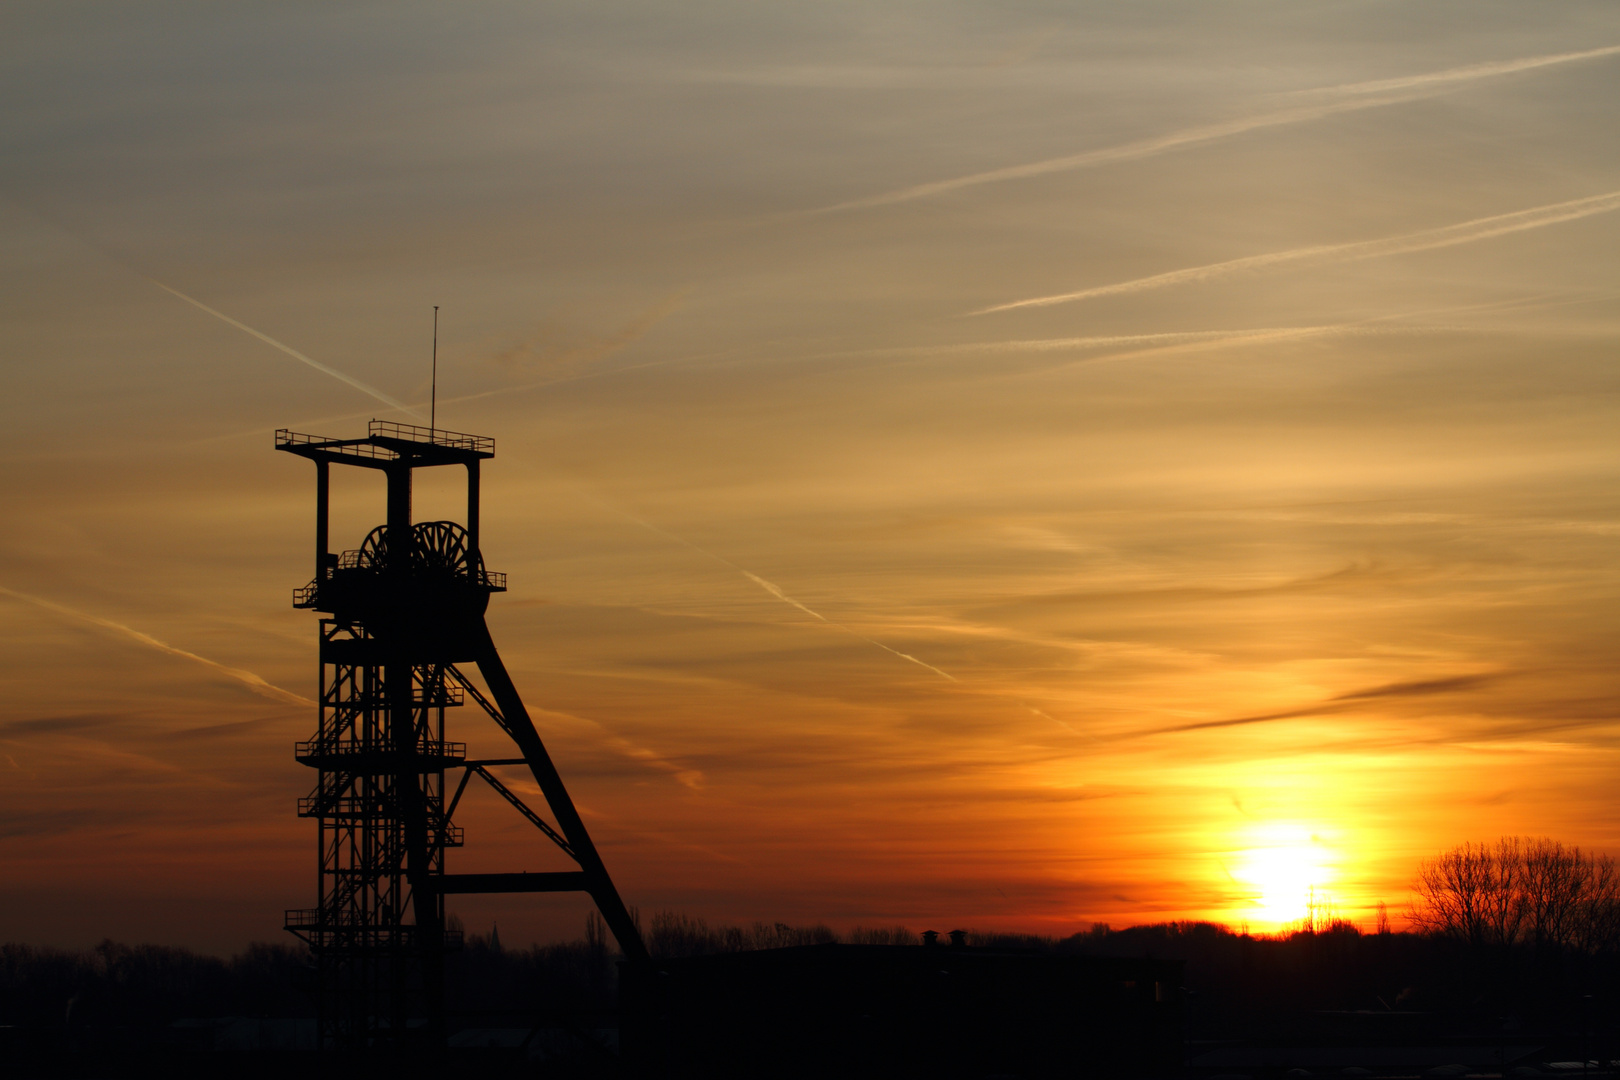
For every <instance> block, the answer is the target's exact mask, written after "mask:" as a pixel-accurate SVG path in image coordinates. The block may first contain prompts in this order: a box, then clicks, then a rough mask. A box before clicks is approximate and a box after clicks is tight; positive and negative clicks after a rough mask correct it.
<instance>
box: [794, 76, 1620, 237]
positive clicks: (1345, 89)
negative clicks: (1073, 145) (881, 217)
mask: <svg viewBox="0 0 1620 1080" xmlns="http://www.w3.org/2000/svg"><path fill="white" fill-rule="evenodd" d="M1617 53H1620V45H1606V46H1603V47H1602V48H1597V49H1584V50H1582V51H1580V52H1568V53H1555V54H1552V55H1547V56H1528V57H1523V58H1521V59H1518V60H1502V61H1495V62H1492V63H1484V64H1469V65H1466V66H1464V67H1457V68H1447V69H1446V70H1444V71H1431V72H1426V73H1424V74H1421V75H1408V76H1404V77H1401V78H1395V79H1380V80H1377V81H1374V82H1362V83H1346V84H1343V85H1340V86H1324V87H1321V88H1319V89H1316V90H1309V91H1305V93H1307V94H1319V95H1356V96H1348V97H1347V98H1346V100H1342V101H1330V102H1323V103H1321V104H1317V105H1297V106H1294V107H1293V108H1288V109H1278V110H1275V111H1273V112H1266V113H1258V114H1256V115H1253V116H1245V117H1239V118H1237V119H1235V120H1226V121H1222V122H1220V123H1215V124H1202V125H1199V126H1197V127H1190V128H1182V129H1181V130H1180V131H1172V132H1169V133H1167V134H1164V135H1158V136H1154V137H1153V138H1148V139H1139V140H1137V141H1135V142H1128V143H1122V144H1120V145H1118V146H1108V147H1102V148H1099V149H1097V150H1086V151H1083V152H1081V153H1078V154H1067V155H1065V156H1063V157H1055V158H1046V159H1044V160H1042V161H1032V162H1026V163H1025V164H1022V165H1008V166H1005V167H1003V168H999V169H987V170H985V171H984V172H976V173H968V174H967V175H965V176H955V177H951V178H950V179H947V180H934V181H931V182H929V183H924V184H914V185H912V186H910V187H904V188H899V189H897V190H894V191H887V192H883V193H881V194H877V195H869V196H866V197H864V198H859V199H850V200H848V201H846V202H841V203H834V204H833V205H831V206H823V207H821V208H820V209H818V210H812V211H809V212H810V213H812V214H831V213H837V212H839V211H843V210H864V209H868V208H871V207H875V206H887V205H891V204H893V203H903V202H910V201H912V200H914V199H925V198H928V197H930V196H933V195H943V194H945V193H946V192H950V191H958V190H960V189H962V188H969V187H978V186H979V185H981V184H995V183H1000V182H1002V181H1004V180H1023V179H1026V178H1028V177H1032V176H1044V175H1046V174H1048V173H1056V172H1071V171H1073V170H1076V169H1088V168H1092V167H1094V166H1098V165H1107V164H1111V163H1113V162H1116V161H1135V160H1137V159H1139V158H1146V157H1152V156H1154V155H1156V154H1162V153H1165V152H1166V151H1169V150H1176V149H1180V148H1181V147H1184V146H1196V145H1198V144H1200V143H1209V142H1215V141H1217V140H1220V139H1228V138H1231V137H1233V136H1235V135H1242V134H1245V133H1246V132H1250V131H1258V130H1261V129H1263V128H1273V127H1283V126H1285V125H1288V124H1302V123H1307V122H1309V121H1312V120H1321V119H1325V118H1327V117H1329V116H1335V115H1337V114H1339V113H1348V112H1359V111H1361V110H1363V109H1376V108H1380V107H1382V106H1385V105H1399V104H1402V103H1404V102H1408V101H1416V100H1419V99H1420V98H1424V97H1429V96H1432V95H1433V94H1435V93H1438V92H1440V91H1441V90H1443V89H1445V88H1447V87H1450V86H1456V85H1459V84H1462V83H1467V82H1473V81H1475V80H1479V79H1488V78H1494V77H1497V76H1502V75H1511V74H1514V73H1517V72H1521V71H1531V70H1534V69H1536V68H1543V67H1549V66H1551V65H1554V64H1569V63H1574V62H1576V61H1579V60H1593V59H1597V58H1599V57H1603V56H1613V55H1615V54H1617Z"/></svg>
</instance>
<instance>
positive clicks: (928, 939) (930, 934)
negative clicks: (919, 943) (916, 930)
mask: <svg viewBox="0 0 1620 1080" xmlns="http://www.w3.org/2000/svg"><path fill="white" fill-rule="evenodd" d="M923 944H924V945H927V946H928V947H929V948H933V947H934V946H935V945H938V944H939V931H938V930H924V931H923Z"/></svg>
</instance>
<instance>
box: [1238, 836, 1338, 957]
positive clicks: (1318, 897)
mask: <svg viewBox="0 0 1620 1080" xmlns="http://www.w3.org/2000/svg"><path fill="white" fill-rule="evenodd" d="M1241 842H1242V843H1243V844H1244V845H1245V846H1244V847H1242V848H1240V849H1239V850H1237V851H1236V852H1235V853H1234V856H1235V857H1234V859H1233V861H1232V864H1231V866H1230V867H1229V872H1230V874H1231V876H1232V878H1233V880H1234V881H1236V882H1237V884H1238V885H1239V886H1240V888H1241V889H1242V890H1243V891H1242V893H1241V894H1240V897H1239V904H1238V906H1237V911H1238V912H1239V913H1240V918H1241V919H1242V920H1243V921H1246V922H1248V923H1250V924H1251V925H1253V926H1254V928H1255V929H1257V930H1266V931H1275V930H1279V929H1282V928H1283V927H1284V926H1286V925H1287V924H1289V923H1297V922H1299V921H1300V920H1302V919H1304V918H1305V917H1306V916H1307V915H1308V914H1312V913H1313V912H1312V908H1313V907H1315V908H1317V909H1318V911H1317V912H1315V913H1316V914H1320V908H1321V906H1322V905H1324V904H1325V902H1326V898H1327V892H1326V889H1327V887H1328V886H1329V885H1331V884H1332V882H1333V878H1334V873H1333V868H1332V859H1331V852H1330V851H1329V850H1328V848H1327V846H1326V845H1325V844H1324V843H1323V842H1322V838H1321V836H1320V835H1318V834H1317V833H1314V832H1312V831H1311V830H1310V829H1308V828H1306V827H1305V826H1303V825H1298V824H1294V823H1284V822H1273V823H1268V824H1265V825H1260V826H1256V827H1255V828H1254V829H1252V830H1250V831H1249V832H1247V833H1246V834H1245V835H1244V836H1243V837H1242V840H1241Z"/></svg>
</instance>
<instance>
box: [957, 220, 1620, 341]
mask: <svg viewBox="0 0 1620 1080" xmlns="http://www.w3.org/2000/svg"><path fill="white" fill-rule="evenodd" d="M1613 210H1620V191H1610V192H1606V193H1604V194H1602V195H1589V196H1587V197H1586V198H1583V199H1570V200H1569V201H1567V202H1560V203H1549V204H1547V205H1545V206H1533V207H1531V208H1529V209H1527V210H1515V211H1513V212H1511V213H1507V214H1493V215H1491V216H1489V217H1482V218H1474V219H1472V220H1470V221H1462V222H1458V223H1457V224H1455V225H1445V226H1442V227H1440V228H1435V229H1422V230H1420V231H1418V232H1411V233H1403V234H1401V235H1399V236H1385V237H1380V238H1378V239H1376V240H1355V241H1351V242H1349V243H1343V244H1315V245H1312V246H1310V247H1299V248H1289V249H1288V250H1286V251H1269V252H1266V253H1264V254H1262V255H1247V256H1244V257H1243V258H1241V259H1228V260H1227V261H1226V262H1218V263H1209V264H1207V265H1204V266H1189V267H1186V268H1184V269H1181V270H1170V271H1167V272H1165V273H1163V274H1153V275H1150V276H1148V277H1141V278H1133V279H1131V280H1130V281H1118V282H1114V283H1113V284H1111V285H1098V286H1095V287H1093V288H1089V289H1078V290H1076V291H1074V292H1067V293H1056V294H1053V295H1051V296H1036V297H1032V298H1030V299H1028V300H1013V301H1010V302H1009V303H1005V304H995V305H993V306H991V307H987V308H980V309H979V310H978V311H973V312H969V314H971V315H990V314H993V313H995V312H999V311H1014V310H1017V309H1019V308H1032V307H1048V306H1050V305H1052V304H1069V303H1074V302H1075V301H1077V300H1091V299H1095V298H1097V297H1101V296H1117V295H1120V294H1124V293H1136V292H1145V291H1147V290H1149V289H1162V288H1166V287H1167V286H1171V285H1184V284H1188V283H1191V282H1201V281H1209V280H1212V279H1214V278H1221V277H1226V276H1228V275H1231V274H1237V273H1243V272H1246V271H1254V270H1268V269H1270V268H1272V267H1275V266H1282V265H1285V264H1299V263H1305V264H1309V263H1318V262H1350V261H1355V260H1359V259H1374V258H1380V257H1382V256H1386V255H1404V254H1408V253H1411V252H1417V251H1431V250H1433V249H1435V248H1444V247H1453V246H1455V245H1457V244H1472V243H1477V242H1478V241H1481V240H1489V239H1492V238H1493V237H1497V236H1506V235H1507V234H1509V233H1516V232H1524V231H1526V230H1529V229H1541V228H1545V227H1546V226H1548V225H1557V224H1559V223H1561V222H1565V221H1575V220H1578V219H1580V218H1585V217H1591V216H1593V215H1594V214H1606V213H1609V212H1611V211H1613Z"/></svg>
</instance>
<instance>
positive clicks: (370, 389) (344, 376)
mask: <svg viewBox="0 0 1620 1080" xmlns="http://www.w3.org/2000/svg"><path fill="white" fill-rule="evenodd" d="M146 280H147V281H150V282H151V283H152V284H153V285H156V286H157V287H158V288H160V289H162V290H163V291H164V292H166V293H169V294H171V295H173V296H177V297H179V298H180V299H181V300H184V301H185V302H186V303H188V304H190V305H191V306H192V307H195V308H198V309H200V310H202V311H206V312H207V313H208V314H210V315H212V316H213V317H214V318H216V319H219V320H220V321H221V322H225V323H229V324H230V325H231V326H234V327H236V328H237V329H238V330H241V331H242V332H244V333H247V334H252V335H253V336H254V337H256V338H258V339H259V340H260V341H262V342H264V343H265V344H266V345H269V346H270V347H271V348H274V349H280V350H281V351H282V352H284V353H286V354H287V355H288V356H290V357H292V358H293V359H294V360H298V361H300V362H302V363H305V364H308V365H309V366H310V367H312V368H314V369H315V370H316V371H319V372H320V373H321V374H323V375H330V376H331V377H332V378H334V379H336V380H338V381H339V382H341V383H344V384H345V385H348V386H352V387H354V388H355V389H356V390H358V391H360V392H361V393H363V394H369V395H371V396H372V397H374V398H376V399H377V400H378V401H380V402H382V403H383V404H384V405H387V406H388V407H390V408H393V409H398V410H400V411H401V412H406V413H410V414H411V415H412V416H414V417H416V418H417V419H419V420H420V419H424V417H423V415H422V413H420V412H418V411H417V410H416V409H414V408H412V407H411V406H409V405H407V404H405V403H404V402H403V401H400V400H399V399H398V398H396V397H393V396H391V395H389V394H385V393H383V392H382V391H381V390H378V389H377V388H376V387H375V386H371V385H369V384H367V383H363V382H361V381H360V380H359V379H357V378H355V377H354V376H353V375H350V374H348V373H347V372H343V371H339V370H338V369H337V368H335V367H331V366H329V365H327V364H323V363H321V362H320V361H319V360H315V359H313V358H311V357H308V356H305V355H304V354H303V353H301V352H299V351H298V350H297V349H295V348H293V347H292V346H291V345H284V344H282V343H281V342H279V341H277V340H276V339H275V338H273V337H271V336H270V335H269V334H266V333H263V332H261V331H258V330H255V329H253V327H251V326H249V325H248V324H247V323H244V322H238V321H237V320H236V319H233V318H231V317H230V316H229V315H227V314H225V313H224V312H223V311H216V310H215V309H214V308H211V307H209V306H208V305H207V304H205V303H203V302H202V301H201V300H198V299H197V298H196V297H194V296H187V295H186V294H185V293H183V292H181V291H180V290H179V289H175V288H170V287H169V286H168V285H165V284H163V282H161V281H159V280H157V279H156V278H151V277H149V278H147V279H146Z"/></svg>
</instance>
